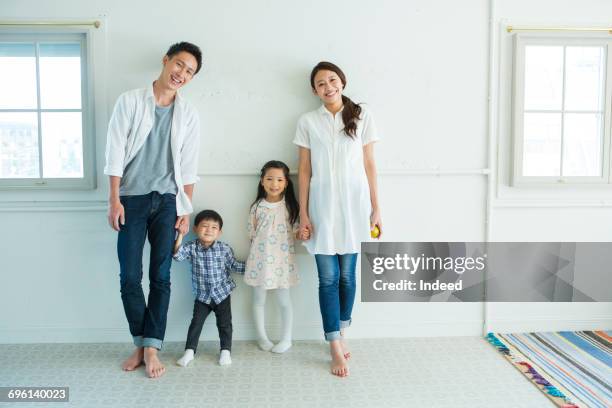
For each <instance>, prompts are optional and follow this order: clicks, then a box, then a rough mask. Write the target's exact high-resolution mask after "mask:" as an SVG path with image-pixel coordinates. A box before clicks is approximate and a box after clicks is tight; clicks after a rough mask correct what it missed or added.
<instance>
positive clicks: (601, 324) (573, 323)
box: [488, 317, 612, 333]
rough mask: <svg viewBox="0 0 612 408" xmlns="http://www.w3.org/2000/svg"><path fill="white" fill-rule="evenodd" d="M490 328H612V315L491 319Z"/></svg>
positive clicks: (509, 330) (508, 330) (517, 330)
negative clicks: (579, 317) (582, 317)
mask: <svg viewBox="0 0 612 408" xmlns="http://www.w3.org/2000/svg"><path fill="white" fill-rule="evenodd" d="M488 323H489V330H490V331H493V332H500V333H524V332H536V331H537V332H546V331H580V330H611V329H612V317H596V318H593V319H556V318H543V317H541V318H529V319H491V320H489V322H488Z"/></svg>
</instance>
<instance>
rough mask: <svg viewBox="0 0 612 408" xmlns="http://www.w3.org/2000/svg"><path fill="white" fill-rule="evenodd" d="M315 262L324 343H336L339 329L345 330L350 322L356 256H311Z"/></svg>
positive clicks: (354, 289) (354, 287)
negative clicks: (325, 341)
mask: <svg viewBox="0 0 612 408" xmlns="http://www.w3.org/2000/svg"><path fill="white" fill-rule="evenodd" d="M315 261H316V263H317V271H318V272H319V307H320V308H321V317H322V318H323V331H324V332H325V340H327V341H332V340H338V339H339V338H340V329H344V328H345V327H349V326H350V325H351V321H352V319H351V313H352V312H353V303H354V302H355V291H356V288H357V283H356V281H355V268H356V267H357V254H342V255H340V254H336V255H315Z"/></svg>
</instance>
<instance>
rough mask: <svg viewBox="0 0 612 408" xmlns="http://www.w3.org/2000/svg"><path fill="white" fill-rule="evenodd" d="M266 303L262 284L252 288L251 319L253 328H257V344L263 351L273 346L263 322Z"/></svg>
mask: <svg viewBox="0 0 612 408" xmlns="http://www.w3.org/2000/svg"><path fill="white" fill-rule="evenodd" d="M265 305H266V289H265V288H264V287H262V286H256V287H254V288H253V320H254V321H255V329H256V330H257V345H258V346H259V348H260V349H261V350H263V351H270V349H272V347H274V343H272V342H271V341H270V339H268V335H267V334H266V327H265V324H264V315H265V310H264V307H265Z"/></svg>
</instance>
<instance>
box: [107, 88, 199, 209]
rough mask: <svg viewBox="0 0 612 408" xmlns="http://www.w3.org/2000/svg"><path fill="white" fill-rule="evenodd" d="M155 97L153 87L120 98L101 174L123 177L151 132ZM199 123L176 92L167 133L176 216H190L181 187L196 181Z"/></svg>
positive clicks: (188, 106)
mask: <svg viewBox="0 0 612 408" xmlns="http://www.w3.org/2000/svg"><path fill="white" fill-rule="evenodd" d="M154 118H155V96H154V94H153V85H151V86H149V87H147V88H141V89H134V90H131V91H127V92H125V93H123V94H121V95H120V96H119V98H118V99H117V102H116V103H115V108H114V109H113V114H112V116H111V119H110V122H109V124H108V134H107V139H106V166H105V167H104V174H106V175H109V176H117V177H122V176H123V172H124V170H125V168H126V166H127V165H128V163H129V162H130V161H131V160H132V159H133V158H134V157H135V156H136V154H137V153H138V151H139V150H140V148H141V147H142V146H143V144H144V142H145V140H146V138H147V136H148V135H149V133H151V129H153V121H154ZM199 145H200V119H199V116H198V113H197V111H196V110H195V108H194V107H193V106H191V105H190V104H189V103H187V101H185V100H184V99H183V98H182V97H181V96H180V95H179V93H178V92H177V93H176V97H175V100H174V113H173V116H172V127H171V129H170V147H171V150H172V161H173V166H174V180H175V181H176V185H177V189H178V194H177V196H176V212H177V215H185V214H190V213H191V212H193V207H192V205H191V201H190V200H189V197H187V194H185V191H184V190H183V186H184V185H189V184H194V183H196V182H197V181H198V180H199V178H198V176H197V170H198V154H199Z"/></svg>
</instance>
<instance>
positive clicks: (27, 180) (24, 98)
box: [0, 32, 94, 189]
mask: <svg viewBox="0 0 612 408" xmlns="http://www.w3.org/2000/svg"><path fill="white" fill-rule="evenodd" d="M87 55H88V53H87V34H86V33H78V32H72V33H64V34H59V33H39V34H30V33H28V34H23V33H21V34H20V33H5V32H1V33H0V89H1V90H2V91H1V92H0V187H5V188H39V189H45V188H69V189H74V188H76V189H79V188H81V189H85V188H93V187H94V177H93V173H94V164H93V157H94V156H93V151H92V149H93V146H94V140H93V139H94V137H93V131H92V129H93V126H91V117H92V116H91V112H92V110H91V108H92V106H91V103H90V95H89V92H88V74H87V72H88V70H87Z"/></svg>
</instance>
